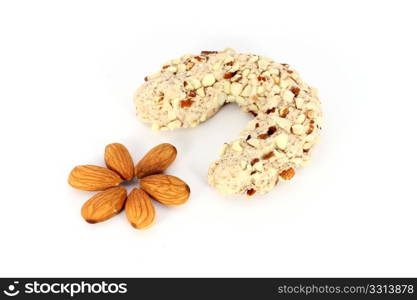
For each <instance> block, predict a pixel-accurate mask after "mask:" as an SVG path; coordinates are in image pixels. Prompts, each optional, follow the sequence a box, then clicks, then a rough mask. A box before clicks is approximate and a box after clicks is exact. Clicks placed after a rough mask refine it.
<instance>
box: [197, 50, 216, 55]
mask: <svg viewBox="0 0 417 300" xmlns="http://www.w3.org/2000/svg"><path fill="white" fill-rule="evenodd" d="M216 53H218V52H217V51H201V55H209V54H216Z"/></svg>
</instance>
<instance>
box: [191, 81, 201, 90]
mask: <svg viewBox="0 0 417 300" xmlns="http://www.w3.org/2000/svg"><path fill="white" fill-rule="evenodd" d="M191 84H192V85H193V87H194V89H195V90H196V89H199V88H200V87H201V82H200V80H198V79H195V78H194V79H191Z"/></svg>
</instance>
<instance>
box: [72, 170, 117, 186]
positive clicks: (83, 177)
mask: <svg viewBox="0 0 417 300" xmlns="http://www.w3.org/2000/svg"><path fill="white" fill-rule="evenodd" d="M122 181H123V179H122V178H121V177H120V176H119V175H118V174H117V173H115V172H113V171H112V170H109V169H107V168H103V167H99V166H93V165H83V166H77V167H75V168H74V169H72V171H71V173H70V175H69V177H68V183H69V185H70V186H72V187H73V188H76V189H79V190H84V191H100V190H104V189H107V188H109V187H114V186H116V185H118V184H119V183H121V182H122Z"/></svg>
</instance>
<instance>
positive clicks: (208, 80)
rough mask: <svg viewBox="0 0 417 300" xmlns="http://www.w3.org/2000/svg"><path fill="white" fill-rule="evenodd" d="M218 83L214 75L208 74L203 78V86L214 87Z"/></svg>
mask: <svg viewBox="0 0 417 300" xmlns="http://www.w3.org/2000/svg"><path fill="white" fill-rule="evenodd" d="M215 82H216V77H214V75H213V74H207V75H206V76H204V77H203V81H202V83H203V86H212V85H213V84H214V83H215Z"/></svg>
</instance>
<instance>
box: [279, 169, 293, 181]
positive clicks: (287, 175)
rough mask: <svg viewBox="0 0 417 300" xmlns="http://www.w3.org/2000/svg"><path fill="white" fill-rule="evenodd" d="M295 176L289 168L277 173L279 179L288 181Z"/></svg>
mask: <svg viewBox="0 0 417 300" xmlns="http://www.w3.org/2000/svg"><path fill="white" fill-rule="evenodd" d="M294 175H295V171H294V169H293V168H289V169H287V170H284V171H282V172H281V173H279V177H281V178H282V179H284V180H290V179H291V178H293V177H294Z"/></svg>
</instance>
